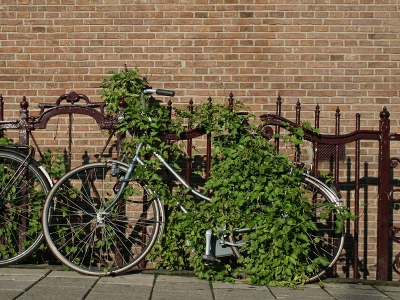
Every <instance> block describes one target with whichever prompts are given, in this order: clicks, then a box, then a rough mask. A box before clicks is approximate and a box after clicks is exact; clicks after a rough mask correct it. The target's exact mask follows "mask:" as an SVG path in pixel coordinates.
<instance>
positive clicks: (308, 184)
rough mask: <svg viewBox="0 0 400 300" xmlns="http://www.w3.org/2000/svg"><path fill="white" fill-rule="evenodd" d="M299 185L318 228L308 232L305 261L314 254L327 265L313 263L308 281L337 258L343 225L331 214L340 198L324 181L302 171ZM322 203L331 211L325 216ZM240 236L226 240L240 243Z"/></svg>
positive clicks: (238, 253) (237, 250) (319, 275)
mask: <svg viewBox="0 0 400 300" xmlns="http://www.w3.org/2000/svg"><path fill="white" fill-rule="evenodd" d="M302 187H303V188H304V189H305V190H306V193H308V192H309V194H307V196H308V197H309V199H310V201H311V204H312V213H313V219H314V222H315V224H316V225H317V228H319V231H318V232H314V231H310V232H308V237H309V241H310V249H309V257H308V262H309V264H310V265H311V264H312V263H313V262H314V261H315V259H316V258H318V257H324V258H325V259H327V260H328V261H329V264H328V265H319V266H317V267H316V270H317V271H316V272H315V273H313V274H309V278H308V282H313V281H316V280H317V279H320V278H323V276H324V275H325V274H326V272H327V271H328V270H329V269H330V268H331V267H332V266H333V265H334V264H335V263H336V261H337V260H338V259H339V257H340V254H341V252H342V250H343V246H344V228H340V230H338V229H339V228H337V224H336V223H335V219H336V218H335V215H336V214H339V213H340V210H338V209H333V210H332V205H333V206H334V207H340V206H341V202H340V199H339V198H338V197H337V195H336V194H335V193H334V192H333V191H332V190H331V189H330V188H329V187H328V186H327V185H326V184H324V183H323V182H321V181H320V180H318V179H316V178H314V177H312V176H310V175H308V174H306V173H304V174H303V180H302ZM323 203H327V205H329V206H330V210H331V212H332V213H331V214H329V215H326V216H325V214H323V217H321V212H326V210H324V206H323ZM338 231H339V232H338ZM242 238H243V236H241V235H236V234H231V235H229V241H230V242H231V243H235V244H238V243H240V242H241V240H242ZM231 248H232V251H233V253H234V255H235V256H236V257H240V256H242V255H245V254H244V253H242V252H241V251H240V246H231Z"/></svg>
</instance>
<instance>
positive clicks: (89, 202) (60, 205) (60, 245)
mask: <svg viewBox="0 0 400 300" xmlns="http://www.w3.org/2000/svg"><path fill="white" fill-rule="evenodd" d="M126 171H127V170H126V166H125V165H124V164H120V163H115V162H114V166H112V163H108V162H107V163H93V164H88V165H83V166H81V167H78V168H76V169H74V170H72V171H70V172H69V173H67V174H66V175H65V176H64V177H62V178H61V179H60V180H59V181H58V182H57V184H56V185H55V186H54V188H53V189H52V190H51V191H50V193H49V195H48V197H47V199H46V203H45V205H44V210H43V231H44V235H45V239H46V241H47V243H48V245H49V248H50V249H51V251H52V252H53V254H54V255H55V256H56V257H57V259H58V260H59V261H60V262H62V263H63V264H64V265H65V266H67V267H69V268H71V269H73V270H75V271H77V272H79V273H82V274H86V275H110V274H118V273H122V272H125V271H127V270H128V269H130V268H132V267H133V266H135V265H137V264H138V263H139V262H140V261H141V260H142V259H143V258H144V257H145V256H146V255H147V253H148V252H149V251H150V249H151V248H152V246H153V245H154V243H155V241H156V240H157V235H158V232H159V228H160V223H161V217H160V211H159V206H158V202H157V201H156V200H152V199H151V198H150V191H149V190H148V189H147V187H146V185H145V184H143V183H141V182H140V181H137V180H131V181H129V183H128V186H127V188H126V189H125V190H124V192H123V195H122V197H121V199H120V200H119V201H118V202H117V203H116V204H114V205H113V206H112V207H111V208H110V209H109V210H107V211H105V208H106V207H107V206H108V205H109V204H110V203H111V202H112V201H113V200H114V198H115V195H116V193H117V192H118V191H119V189H120V187H121V182H122V180H123V177H124V175H125V174H126Z"/></svg>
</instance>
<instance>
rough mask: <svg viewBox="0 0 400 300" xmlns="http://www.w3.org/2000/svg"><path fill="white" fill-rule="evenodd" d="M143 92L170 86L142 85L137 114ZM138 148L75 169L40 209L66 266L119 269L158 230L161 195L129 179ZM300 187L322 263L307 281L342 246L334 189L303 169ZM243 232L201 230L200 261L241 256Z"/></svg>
mask: <svg viewBox="0 0 400 300" xmlns="http://www.w3.org/2000/svg"><path fill="white" fill-rule="evenodd" d="M150 94H157V95H163V96H169V97H172V96H174V92H173V91H169V90H163V89H152V88H150V87H147V86H145V87H144V88H143V89H142V93H141V102H142V103H141V105H142V109H143V111H144V110H145V107H146V102H145V95H150ZM149 121H151V120H149ZM143 147H146V144H145V143H139V145H138V146H137V148H136V149H135V151H134V152H135V155H134V157H133V158H132V159H131V160H130V163H125V162H123V161H118V160H112V159H109V160H105V161H104V162H97V163H91V164H87V165H82V166H80V167H77V168H76V169H74V170H72V171H70V172H69V173H67V174H66V175H65V176H63V177H62V178H61V179H60V180H59V181H58V182H57V183H56V184H55V185H54V187H53V188H52V190H51V191H50V193H49V195H48V197H47V199H46V202H45V205H44V209H43V218H42V220H43V230H44V235H45V239H46V242H47V244H48V246H49V248H50V249H51V251H52V252H53V254H54V255H55V256H56V258H57V259H58V260H59V261H60V262H61V263H62V264H64V265H65V266H67V267H68V268H70V269H73V270H75V271H77V272H79V273H82V274H86V275H116V274H119V273H123V272H125V271H127V270H129V269H131V268H132V267H133V266H135V265H137V264H138V263H139V262H140V261H141V260H142V259H144V258H145V256H146V255H147V254H148V253H149V251H150V250H151V248H152V247H153V245H154V244H155V243H156V241H157V240H158V238H159V237H160V236H161V235H162V232H163V227H164V223H165V218H166V217H165V211H164V205H163V201H162V199H161V197H159V196H158V195H157V192H156V191H152V190H151V189H150V188H148V186H147V185H146V183H145V182H143V181H141V180H140V178H136V177H132V176H131V175H132V172H133V170H134V169H135V166H136V165H144V164H145V163H144V161H143V160H142V159H141V157H140V152H141V149H142V148H143ZM153 155H154V157H155V159H158V160H159V161H160V162H161V163H162V164H163V165H164V166H165V168H166V169H167V170H168V172H169V174H171V175H172V176H173V177H174V178H175V179H176V180H177V181H179V182H180V184H182V185H183V186H184V187H185V188H186V189H187V190H188V191H190V193H192V194H193V195H194V196H196V197H197V198H199V199H201V200H204V201H211V198H209V197H208V196H206V195H203V194H202V193H201V192H199V191H197V190H195V189H193V188H192V187H190V186H189V184H187V183H186V182H185V180H184V179H183V178H181V177H180V175H179V174H178V173H177V172H176V171H175V170H174V169H173V168H172V167H171V165H170V164H169V163H168V162H167V161H165V160H164V159H163V157H162V156H161V155H159V154H158V153H157V152H156V151H155V152H154V153H153ZM303 186H304V188H305V190H306V191H308V193H309V197H310V199H312V201H313V203H314V205H313V218H314V221H315V222H316V225H317V228H318V231H319V232H310V233H309V238H310V258H309V259H310V263H311V261H313V260H314V258H317V257H321V256H322V257H325V258H326V259H327V260H328V261H329V265H328V266H324V267H323V268H322V269H321V270H319V271H318V272H317V273H316V274H314V275H313V276H312V277H311V278H310V281H313V280H315V279H317V278H319V277H321V276H322V275H323V274H324V273H325V272H326V270H327V269H328V268H330V267H331V266H332V265H333V264H334V263H335V262H336V261H337V259H338V258H339V255H340V253H341V251H342V249H343V244H344V238H343V231H341V230H340V228H339V230H338V228H337V224H336V222H334V217H335V216H334V215H335V214H339V213H340V210H339V208H340V207H341V202H340V199H339V197H338V195H337V193H336V192H335V191H333V190H332V189H331V188H330V187H328V186H327V185H326V184H324V183H323V182H321V181H320V180H318V179H316V178H314V177H312V176H311V175H309V174H307V173H306V172H305V173H304V174H303ZM325 204H326V205H327V206H333V207H335V209H333V210H332V211H331V214H329V215H328V216H327V215H326V214H325V213H323V211H324V205H325ZM177 205H179V206H180V209H181V210H182V211H183V212H187V210H186V208H185V207H183V206H182V205H181V204H179V203H178V204H177ZM336 208H337V209H336ZM250 230H252V229H246V228H243V229H237V230H235V232H231V233H226V232H224V233H222V234H221V235H219V236H216V234H214V233H213V232H212V230H208V231H207V232H206V234H205V242H206V253H205V254H204V255H203V259H204V261H205V262H206V263H212V262H213V261H214V260H215V258H216V257H217V258H218V257H223V256H227V255H234V256H237V257H240V256H241V255H245V253H243V251H241V249H242V247H243V246H244V245H245V242H244V241H243V240H242V239H243V235H244V234H246V232H249V231H250ZM338 232H340V233H338Z"/></svg>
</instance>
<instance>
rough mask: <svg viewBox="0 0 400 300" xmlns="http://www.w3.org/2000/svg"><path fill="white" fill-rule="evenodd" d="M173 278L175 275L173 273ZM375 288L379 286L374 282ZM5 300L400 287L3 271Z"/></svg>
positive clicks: (353, 297) (382, 292)
mask: <svg viewBox="0 0 400 300" xmlns="http://www.w3.org/2000/svg"><path fill="white" fill-rule="evenodd" d="M172 274H173V273H172ZM371 283H374V282H371ZM0 299H1V300H3V299H4V300H6V299H7V300H8V299H40V300H42V299H73V300H76V299H88V300H94V299H96V300H103V299H107V300H110V299H134V300H180V299H184V300H233V299H241V300H246V299H252V300H253V299H257V300H258V299H267V300H270V299H271V300H273V299H284V300H292V299H301V300H306V299H318V300H320V299H322V300H325V299H336V300H347V299H348V300H358V299H360V300H381V299H382V300H383V299H398V300H400V285H398V284H393V283H392V284H391V285H376V284H374V285H367V284H361V283H344V282H343V283H325V284H324V287H323V288H322V287H320V286H319V285H318V284H309V285H305V286H303V287H300V288H299V289H291V288H278V287H265V286H263V287H259V286H250V285H247V284H243V283H241V282H237V283H235V284H230V283H221V282H213V283H209V282H207V281H205V280H201V279H198V278H196V277H191V276H182V275H180V276H174V275H163V274H151V273H148V272H146V273H133V272H132V273H130V274H126V275H120V276H116V277H103V278H97V277H88V276H83V275H80V274H78V273H76V272H73V271H70V272H67V271H58V270H52V269H32V268H2V269H0Z"/></svg>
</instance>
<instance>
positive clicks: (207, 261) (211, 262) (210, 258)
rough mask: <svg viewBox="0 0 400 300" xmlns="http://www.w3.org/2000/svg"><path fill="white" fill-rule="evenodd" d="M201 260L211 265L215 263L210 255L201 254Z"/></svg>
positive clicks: (214, 259)
mask: <svg viewBox="0 0 400 300" xmlns="http://www.w3.org/2000/svg"><path fill="white" fill-rule="evenodd" d="M201 258H202V260H203V261H204V262H205V263H207V264H213V263H215V262H216V261H217V259H216V258H215V257H214V256H212V255H206V254H203V256H202V257H201Z"/></svg>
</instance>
